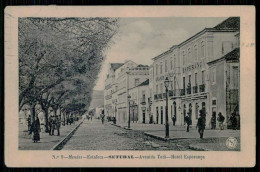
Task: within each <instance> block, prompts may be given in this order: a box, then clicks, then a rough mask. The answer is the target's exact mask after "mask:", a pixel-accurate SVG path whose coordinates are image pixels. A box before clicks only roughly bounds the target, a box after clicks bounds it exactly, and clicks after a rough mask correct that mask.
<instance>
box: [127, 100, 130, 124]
mask: <svg viewBox="0 0 260 172" xmlns="http://www.w3.org/2000/svg"><path fill="white" fill-rule="evenodd" d="M127 99H128V103H129V108H128V111H129V112H128V113H129V115H128V128H130V99H131V96H130V95H128V96H127Z"/></svg>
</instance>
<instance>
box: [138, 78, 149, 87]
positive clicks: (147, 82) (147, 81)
mask: <svg viewBox="0 0 260 172" xmlns="http://www.w3.org/2000/svg"><path fill="white" fill-rule="evenodd" d="M145 85H149V79H147V80H146V81H144V82H142V83H141V84H139V85H138V87H139V86H145Z"/></svg>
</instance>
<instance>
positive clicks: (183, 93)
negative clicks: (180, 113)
mask: <svg viewBox="0 0 260 172" xmlns="http://www.w3.org/2000/svg"><path fill="white" fill-rule="evenodd" d="M180 90H181V91H180V92H181V96H184V95H185V88H184V89H180Z"/></svg>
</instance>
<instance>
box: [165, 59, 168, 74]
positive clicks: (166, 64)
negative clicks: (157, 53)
mask: <svg viewBox="0 0 260 172" xmlns="http://www.w3.org/2000/svg"><path fill="white" fill-rule="evenodd" d="M167 70H168V69H167V60H165V72H167Z"/></svg>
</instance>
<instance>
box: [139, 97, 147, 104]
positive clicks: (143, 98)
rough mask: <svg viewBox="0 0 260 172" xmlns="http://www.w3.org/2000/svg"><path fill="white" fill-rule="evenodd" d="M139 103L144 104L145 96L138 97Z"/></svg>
mask: <svg viewBox="0 0 260 172" xmlns="http://www.w3.org/2000/svg"><path fill="white" fill-rule="evenodd" d="M140 104H141V105H146V101H145V97H142V98H140Z"/></svg>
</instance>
